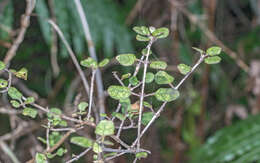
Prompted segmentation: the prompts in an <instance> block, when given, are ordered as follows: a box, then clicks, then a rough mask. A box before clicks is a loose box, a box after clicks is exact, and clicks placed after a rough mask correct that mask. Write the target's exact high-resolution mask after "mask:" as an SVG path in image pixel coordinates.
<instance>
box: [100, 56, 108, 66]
mask: <svg viewBox="0 0 260 163" xmlns="http://www.w3.org/2000/svg"><path fill="white" fill-rule="evenodd" d="M108 63H109V59H107V58H105V59H103V60H102V61H101V62H99V64H98V67H104V66H106V65H107V64H108Z"/></svg>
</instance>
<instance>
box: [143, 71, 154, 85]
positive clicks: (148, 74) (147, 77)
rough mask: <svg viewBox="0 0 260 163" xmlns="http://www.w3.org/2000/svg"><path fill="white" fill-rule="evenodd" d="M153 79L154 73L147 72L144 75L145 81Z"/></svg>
mask: <svg viewBox="0 0 260 163" xmlns="http://www.w3.org/2000/svg"><path fill="white" fill-rule="evenodd" d="M153 80H154V74H153V73H151V72H147V73H146V76H145V83H151V82H153Z"/></svg>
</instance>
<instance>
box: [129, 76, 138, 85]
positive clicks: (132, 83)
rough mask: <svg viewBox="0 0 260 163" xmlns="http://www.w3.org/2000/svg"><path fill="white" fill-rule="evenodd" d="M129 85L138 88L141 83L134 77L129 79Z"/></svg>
mask: <svg viewBox="0 0 260 163" xmlns="http://www.w3.org/2000/svg"><path fill="white" fill-rule="evenodd" d="M129 83H130V84H131V85H133V86H136V85H137V84H138V83H139V80H138V79H137V77H136V76H133V77H131V78H129Z"/></svg>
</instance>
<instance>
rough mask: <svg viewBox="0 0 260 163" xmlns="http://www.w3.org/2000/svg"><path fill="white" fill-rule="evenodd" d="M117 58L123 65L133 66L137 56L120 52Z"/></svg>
mask: <svg viewBox="0 0 260 163" xmlns="http://www.w3.org/2000/svg"><path fill="white" fill-rule="evenodd" d="M116 60H117V61H118V62H119V63H120V64H121V65H123V66H131V65H132V64H134V63H135V60H136V57H135V55H134V54H120V55H118V56H116Z"/></svg>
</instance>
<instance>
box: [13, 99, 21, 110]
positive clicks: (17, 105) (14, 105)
mask: <svg viewBox="0 0 260 163" xmlns="http://www.w3.org/2000/svg"><path fill="white" fill-rule="evenodd" d="M10 103H11V105H12V106H13V107H15V108H19V107H20V106H21V105H20V103H19V102H18V101H16V100H11V101H10Z"/></svg>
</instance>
